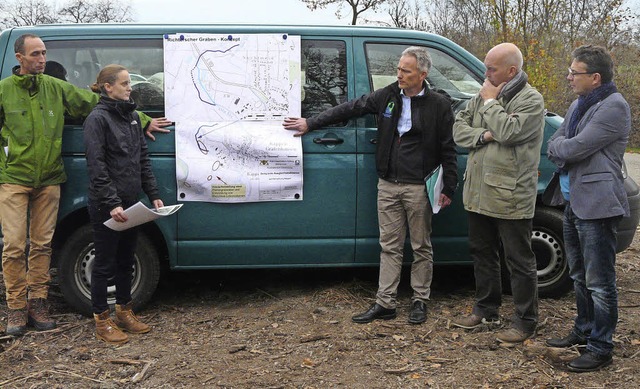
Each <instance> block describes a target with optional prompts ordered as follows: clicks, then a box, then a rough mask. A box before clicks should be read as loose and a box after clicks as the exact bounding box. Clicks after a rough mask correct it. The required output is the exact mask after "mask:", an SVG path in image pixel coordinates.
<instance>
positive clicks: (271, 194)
mask: <svg viewBox="0 0 640 389" xmlns="http://www.w3.org/2000/svg"><path fill="white" fill-rule="evenodd" d="M164 69H165V74H164V85H165V115H166V116H167V118H169V119H170V120H172V121H174V122H175V123H176V137H175V138H176V172H177V177H176V180H177V184H178V200H180V201H212V202H253V201H291V200H293V201H295V200H302V171H303V170H302V142H301V139H300V138H297V137H293V135H292V132H290V131H286V130H284V129H283V128H282V120H283V119H284V118H285V117H286V116H300V107H301V104H300V100H301V93H300V92H301V87H300V79H301V72H300V37H299V36H290V35H287V34H284V33H283V34H245V35H235V34H234V35H228V34H219V35H217V34H171V35H165V39H164Z"/></svg>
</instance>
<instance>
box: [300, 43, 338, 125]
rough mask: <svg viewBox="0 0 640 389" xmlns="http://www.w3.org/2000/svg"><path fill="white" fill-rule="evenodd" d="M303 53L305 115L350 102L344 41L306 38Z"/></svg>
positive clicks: (303, 107) (303, 113) (303, 109)
mask: <svg viewBox="0 0 640 389" xmlns="http://www.w3.org/2000/svg"><path fill="white" fill-rule="evenodd" d="M301 53H302V63H301V67H302V69H301V70H302V80H301V81H302V117H305V118H306V117H310V116H313V115H315V114H318V113H320V112H322V111H324V110H326V109H327V108H331V107H335V106H336V105H338V104H341V103H344V102H345V101H347V92H348V91H347V50H346V45H345V42H344V41H323V40H303V41H302V50H301ZM342 125H344V124H342Z"/></svg>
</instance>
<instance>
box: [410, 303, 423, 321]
mask: <svg viewBox="0 0 640 389" xmlns="http://www.w3.org/2000/svg"><path fill="white" fill-rule="evenodd" d="M425 321H427V304H425V303H424V302H422V301H418V300H416V301H414V302H413V304H411V312H410V313H409V323H411V324H422V323H424V322H425Z"/></svg>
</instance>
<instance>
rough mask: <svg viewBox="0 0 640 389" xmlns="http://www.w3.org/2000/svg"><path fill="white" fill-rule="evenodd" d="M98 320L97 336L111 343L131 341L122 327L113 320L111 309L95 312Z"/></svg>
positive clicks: (95, 317) (94, 315)
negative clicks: (110, 313) (110, 314)
mask: <svg viewBox="0 0 640 389" xmlns="http://www.w3.org/2000/svg"><path fill="white" fill-rule="evenodd" d="M93 318H94V319H95V321H96V337H97V338H98V339H100V340H104V341H105V342H107V343H111V344H123V343H127V342H128V341H129V337H128V336H127V334H125V333H124V332H122V330H121V329H120V328H118V326H117V325H116V324H115V323H114V322H113V320H111V317H110V316H109V310H108V309H107V310H106V311H104V312H102V313H101V314H95V313H94V314H93Z"/></svg>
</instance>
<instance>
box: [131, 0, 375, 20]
mask: <svg viewBox="0 0 640 389" xmlns="http://www.w3.org/2000/svg"><path fill="white" fill-rule="evenodd" d="M131 5H132V7H133V9H134V11H135V14H136V21H137V22H140V23H260V24H302V25H308V24H315V25H317V24H329V25H347V24H350V22H351V12H350V11H349V10H347V9H346V8H343V10H344V12H343V13H344V15H345V17H343V18H342V19H338V18H337V17H336V16H335V11H336V9H337V7H336V6H332V7H331V8H329V9H323V10H316V11H313V12H312V11H310V10H309V9H308V8H307V6H306V5H305V4H304V3H303V2H302V1H300V0H171V1H170V0H132V1H131ZM366 16H367V17H368V18H372V19H373V18H376V19H383V18H384V15H380V16H377V17H376V15H375V14H373V13H367V14H366Z"/></svg>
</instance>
